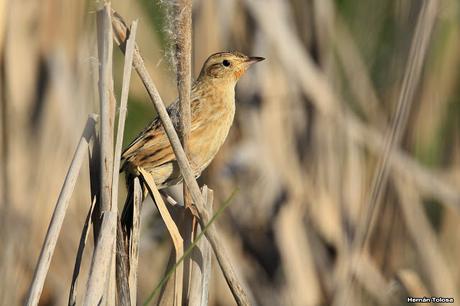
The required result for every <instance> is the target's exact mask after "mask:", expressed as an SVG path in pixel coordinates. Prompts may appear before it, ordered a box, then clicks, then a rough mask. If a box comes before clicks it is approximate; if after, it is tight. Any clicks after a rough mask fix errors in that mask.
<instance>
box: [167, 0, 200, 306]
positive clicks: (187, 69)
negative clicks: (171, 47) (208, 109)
mask: <svg viewBox="0 0 460 306" xmlns="http://www.w3.org/2000/svg"><path fill="white" fill-rule="evenodd" d="M174 7H175V18H174V21H175V22H174V28H175V32H176V43H175V46H176V50H175V51H176V52H175V56H176V62H177V71H176V76H177V89H178V92H179V110H180V117H179V128H178V131H177V132H178V134H179V139H180V140H181V143H182V147H183V148H184V151H185V154H186V155H187V153H188V151H189V144H188V139H189V133H190V125H191V111H190V93H191V90H192V73H191V70H192V68H191V66H192V65H191V58H192V1H191V0H179V1H178V2H177V3H176V4H175V5H174ZM183 198H184V207H185V208H186V209H187V208H190V209H192V206H191V205H192V202H191V198H190V194H189V192H188V188H187V185H186V184H183ZM204 203H206V201H204ZM183 217H184V218H186V219H189V218H190V219H191V220H183V222H182V227H183V228H182V235H183V239H184V243H183V247H184V248H185V247H186V246H187V245H189V244H190V243H191V239H192V237H193V228H194V225H195V224H196V221H195V218H194V217H193V215H191V214H188V213H187V212H186V211H184V212H183ZM184 226H185V228H184ZM176 260H177V257H176ZM190 265H191V260H190V258H187V259H185V260H184V262H183V263H181V272H182V273H183V274H184V275H183V276H182V277H181V279H185V282H184V283H183V284H182V286H181V287H183V288H182V289H183V290H182V292H183V293H184V296H182V297H181V301H180V304H183V303H184V302H185V300H183V299H184V298H185V295H186V294H187V292H188V291H189V288H188V285H189V283H190V280H189V277H191V275H188V272H189V271H190V270H189V267H190ZM176 275H177V273H176Z"/></svg>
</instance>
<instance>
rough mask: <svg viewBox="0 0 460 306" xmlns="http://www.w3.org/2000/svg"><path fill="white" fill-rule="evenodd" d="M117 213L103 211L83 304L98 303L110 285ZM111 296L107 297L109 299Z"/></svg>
mask: <svg viewBox="0 0 460 306" xmlns="http://www.w3.org/2000/svg"><path fill="white" fill-rule="evenodd" d="M116 228H117V215H116V213H114V212H112V211H106V212H103V213H102V224H101V229H100V231H99V236H98V237H97V246H96V247H95V249H94V253H93V259H92V261H91V267H90V271H89V277H88V281H87V283H86V292H85V297H84V302H83V305H85V306H93V305H98V304H99V303H100V302H101V301H102V299H103V295H104V290H105V289H106V286H107V285H108V280H109V279H108V277H109V275H110V274H109V273H110V270H109V269H110V264H111V262H112V259H113V257H112V254H113V247H114V246H113V244H114V242H115V237H116ZM108 298H109V297H105V299H106V300H107V299H108Z"/></svg>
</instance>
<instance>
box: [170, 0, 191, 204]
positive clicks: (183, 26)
mask: <svg viewBox="0 0 460 306" xmlns="http://www.w3.org/2000/svg"><path fill="white" fill-rule="evenodd" d="M175 8H176V18H175V19H174V20H175V24H174V26H175V31H176V33H177V35H176V60H177V89H178V92H179V109H180V118H179V129H178V134H179V138H180V140H181V143H182V147H183V148H184V151H185V154H187V152H188V137H189V133H190V125H191V120H192V119H191V112H190V93H191V90H192V64H191V61H192V60H191V59H192V1H191V0H179V1H178V2H177V3H176V4H175ZM184 203H185V207H190V205H191V201H190V195H189V194H188V192H187V186H186V185H185V184H184Z"/></svg>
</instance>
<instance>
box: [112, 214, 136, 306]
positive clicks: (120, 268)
mask: <svg viewBox="0 0 460 306" xmlns="http://www.w3.org/2000/svg"><path fill="white" fill-rule="evenodd" d="M115 243H116V244H117V246H116V250H117V254H116V267H115V269H116V277H115V279H116V283H117V296H118V303H119V304H120V305H126V306H129V305H133V304H132V302H131V292H130V287H129V281H128V278H129V272H128V266H129V258H128V254H127V251H126V247H125V242H124V233H123V227H122V225H121V222H120V219H119V218H117V237H116V242H115Z"/></svg>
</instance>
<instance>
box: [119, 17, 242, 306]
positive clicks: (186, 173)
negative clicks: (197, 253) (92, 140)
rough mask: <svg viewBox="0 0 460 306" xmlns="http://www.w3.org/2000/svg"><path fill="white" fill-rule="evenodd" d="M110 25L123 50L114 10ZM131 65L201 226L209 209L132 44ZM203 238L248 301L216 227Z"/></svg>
mask: <svg viewBox="0 0 460 306" xmlns="http://www.w3.org/2000/svg"><path fill="white" fill-rule="evenodd" d="M112 20H113V27H114V34H115V36H116V37H115V38H116V41H117V43H119V44H120V47H121V49H122V50H124V41H125V39H124V38H126V33H127V28H126V25H125V23H124V22H123V20H122V18H121V17H120V16H119V15H118V14H114V16H113V19H112ZM133 66H134V68H135V69H136V71H137V73H138V74H139V77H140V78H141V80H142V82H143V83H144V86H145V88H146V89H147V92H148V94H149V96H150V99H151V100H152V103H153V104H154V106H155V108H156V110H157V112H158V114H159V116H160V119H161V122H162V124H163V127H164V129H165V131H166V134H167V136H168V138H169V141H170V142H171V146H172V148H173V150H174V154H175V155H176V159H177V162H178V165H179V168H180V170H181V174H182V177H183V178H184V181H185V183H186V184H187V187H188V188H189V191H190V194H191V196H192V200H193V202H194V205H195V207H196V209H197V213H198V217H199V220H198V222H199V223H200V226H201V228H204V226H205V225H206V224H207V223H208V222H209V220H210V215H209V212H208V211H207V210H206V209H205V205H204V201H203V198H202V196H201V193H200V189H199V187H198V183H197V182H196V180H195V177H194V175H193V172H192V171H191V168H190V163H189V161H188V160H187V157H186V155H185V152H184V150H183V148H182V146H181V144H180V141H179V137H178V136H177V133H176V130H175V129H174V126H173V124H172V122H171V119H170V118H169V116H168V113H167V111H166V107H165V105H164V103H163V100H162V99H161V97H160V94H159V93H158V90H157V89H156V87H155V85H154V83H153V81H152V78H151V77H150V75H149V73H148V71H147V69H146V68H145V64H144V61H143V59H142V57H141V55H140V53H139V49H138V48H136V50H135V52H134V61H133ZM205 235H206V238H207V239H208V241H209V242H210V244H211V246H212V249H213V251H214V254H215V255H216V258H217V261H218V262H219V266H220V268H221V269H222V272H223V274H224V277H225V280H226V281H227V284H228V285H229V287H230V290H231V291H232V294H233V297H234V298H235V300H236V302H237V304H238V305H250V303H249V299H248V296H247V294H246V292H245V290H244V289H243V286H242V284H241V282H240V281H239V280H238V278H237V276H236V274H235V272H234V270H233V267H232V264H231V262H230V259H229V258H228V256H227V253H226V251H225V248H224V246H223V244H222V243H221V241H220V238H219V234H218V232H217V229H216V227H215V226H214V225H211V226H210V227H209V230H208V231H206V232H205Z"/></svg>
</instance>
